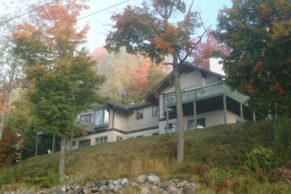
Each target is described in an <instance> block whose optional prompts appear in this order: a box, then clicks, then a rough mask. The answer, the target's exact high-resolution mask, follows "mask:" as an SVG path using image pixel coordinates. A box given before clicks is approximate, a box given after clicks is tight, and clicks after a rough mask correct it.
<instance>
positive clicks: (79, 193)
mask: <svg viewBox="0 0 291 194" xmlns="http://www.w3.org/2000/svg"><path fill="white" fill-rule="evenodd" d="M76 193H77V194H85V192H84V189H83V188H82V187H80V188H78V189H77V191H76Z"/></svg>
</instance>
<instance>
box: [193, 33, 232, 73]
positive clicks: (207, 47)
mask: <svg viewBox="0 0 291 194" xmlns="http://www.w3.org/2000/svg"><path fill="white" fill-rule="evenodd" d="M229 52H230V51H229V49H228V48H227V47H226V45H224V44H222V43H220V42H219V41H217V40H216V39H215V38H214V37H213V34H212V31H211V30H208V31H207V36H206V40H205V41H202V42H201V44H199V45H198V46H197V48H196V49H195V50H194V51H193V63H194V64H196V65H199V66H201V67H203V68H205V69H210V62H209V60H210V58H211V57H220V56H221V55H228V53H229Z"/></svg>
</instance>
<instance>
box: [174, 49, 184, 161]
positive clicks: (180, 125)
mask: <svg viewBox="0 0 291 194" xmlns="http://www.w3.org/2000/svg"><path fill="white" fill-rule="evenodd" d="M173 60H174V61H173V71H174V79H175V81H174V83H175V93H176V109H177V121H178V128H179V131H178V145H177V163H178V164H181V163H183V160H184V121H183V108H182V95H181V85H180V73H179V64H178V57H177V54H176V53H174V55H173Z"/></svg>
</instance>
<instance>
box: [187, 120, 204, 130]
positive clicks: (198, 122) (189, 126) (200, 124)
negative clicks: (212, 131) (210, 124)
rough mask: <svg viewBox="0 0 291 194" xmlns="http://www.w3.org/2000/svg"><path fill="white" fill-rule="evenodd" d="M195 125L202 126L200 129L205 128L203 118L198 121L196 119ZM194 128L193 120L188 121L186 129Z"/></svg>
mask: <svg viewBox="0 0 291 194" xmlns="http://www.w3.org/2000/svg"><path fill="white" fill-rule="evenodd" d="M196 124H197V126H202V127H205V126H206V125H205V118H200V119H197V120H196ZM194 128H196V126H195V125H194V120H189V121H188V129H189V130H190V129H194Z"/></svg>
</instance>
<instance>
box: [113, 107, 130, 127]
mask: <svg viewBox="0 0 291 194" xmlns="http://www.w3.org/2000/svg"><path fill="white" fill-rule="evenodd" d="M112 112H113V111H112ZM111 116H112V115H111ZM127 117H128V116H127V115H126V113H124V112H122V111H119V110H115V111H114V116H113V118H114V123H113V127H112V128H115V129H119V130H122V131H128V130H129V129H130V128H129V127H128V118H127Z"/></svg>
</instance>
